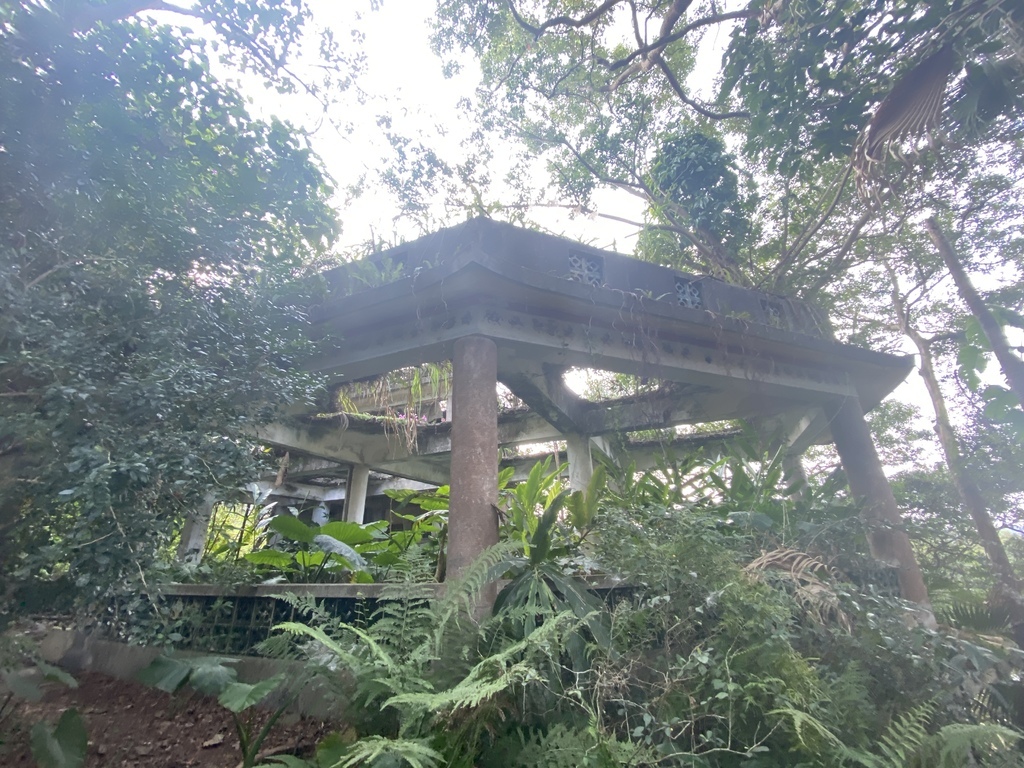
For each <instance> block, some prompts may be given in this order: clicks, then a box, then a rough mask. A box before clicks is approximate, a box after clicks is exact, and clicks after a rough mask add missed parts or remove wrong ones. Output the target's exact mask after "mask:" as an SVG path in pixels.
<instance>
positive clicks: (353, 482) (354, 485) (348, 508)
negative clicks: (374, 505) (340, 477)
mask: <svg viewBox="0 0 1024 768" xmlns="http://www.w3.org/2000/svg"><path fill="white" fill-rule="evenodd" d="M369 489H370V468H369V467H368V466H366V465H365V464H353V465H352V471H351V472H350V473H349V476H348V491H347V493H346V498H345V519H346V520H347V521H348V522H350V523H359V524H360V525H362V523H363V514H364V513H365V512H366V493H367V491H369Z"/></svg>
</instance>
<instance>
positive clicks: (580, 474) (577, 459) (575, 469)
mask: <svg viewBox="0 0 1024 768" xmlns="http://www.w3.org/2000/svg"><path fill="white" fill-rule="evenodd" d="M565 455H566V458H568V460H569V488H570V489H571V490H573V491H585V490H587V486H588V485H590V478H592V477H593V476H594V456H593V454H592V453H591V450H590V438H589V437H587V436H585V435H566V436H565Z"/></svg>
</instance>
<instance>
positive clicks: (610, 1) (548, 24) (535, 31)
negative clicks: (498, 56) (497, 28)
mask: <svg viewBox="0 0 1024 768" xmlns="http://www.w3.org/2000/svg"><path fill="white" fill-rule="evenodd" d="M622 1H623V0H605V2H603V3H602V4H601V5H600V6H598V7H597V8H595V9H594V10H592V11H591V12H590V13H588V14H587V15H586V16H582V17H581V18H579V19H574V18H572V17H571V16H555V17H554V18H551V19H548V20H547V21H544V22H542V23H541V24H540V26H534V25H533V24H530V22H528V21H527V20H526V19H524V18H523V17H522V16H521V15H520V14H519V11H517V10H516V6H515V4H514V3H513V2H512V0H509V3H508V8H509V10H510V11H511V12H512V18H513V19H515V21H516V24H518V25H519V26H520V27H522V28H523V29H525V30H526V31H527V32H529V33H530V34H531V35H533V36H534V37H535V38H537V37H540V36H541V35H543V34H544V33H545V32H546V31H547V30H549V29H551V28H553V27H571V28H573V29H579V28H580V27H585V26H587V24H592V23H593V22H595V21H597V20H598V19H599V18H601V17H602V16H603V15H604V14H606V13H607V12H608V11H610V10H611V9H612V8H614V7H615V6H616V5H618V4H619V3H621V2H622Z"/></svg>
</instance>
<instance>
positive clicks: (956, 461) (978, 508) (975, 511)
mask: <svg viewBox="0 0 1024 768" xmlns="http://www.w3.org/2000/svg"><path fill="white" fill-rule="evenodd" d="M886 269H887V270H888V272H889V279H890V281H891V283H892V303H893V307H894V308H895V310H896V317H897V319H898V320H899V324H900V330H902V331H903V333H904V334H906V336H907V337H908V338H909V339H910V340H911V341H912V342H914V346H916V347H917V351H918V353H919V354H920V356H921V370H920V374H921V378H922V379H923V380H924V385H925V388H926V389H927V390H928V397H929V399H930V400H931V402H932V409H933V410H934V412H935V428H936V429H935V431H936V433H937V434H938V437H939V444H940V445H941V447H942V454H943V456H944V457H945V460H946V467H947V468H948V469H949V474H950V477H951V478H952V479H953V485H954V486H955V487H956V490H957V494H958V495H959V496H960V500H961V502H963V505H964V509H966V510H967V513H968V514H969V515H970V516H971V519H972V520H973V521H974V527H975V528H976V529H977V531H978V536H979V537H980V538H981V545H982V547H983V548H984V549H985V554H987V555H988V558H989V560H990V561H991V562H992V566H993V568H994V569H995V572H996V575H997V576H998V578H999V581H1000V582H1001V583H1002V584H1004V585H1005V586H1007V587H1009V588H1011V589H1012V590H1013V591H1014V592H1018V593H1019V592H1020V588H1021V583H1020V580H1019V579H1018V578H1017V575H1016V574H1015V573H1014V570H1013V566H1012V565H1011V564H1010V558H1009V557H1007V555H1006V548H1005V547H1004V546H1003V542H1002V540H1001V539H1000V538H999V531H998V530H996V527H995V525H994V524H993V522H992V517H991V516H990V515H989V513H988V505H987V504H986V503H985V499H984V497H982V495H981V490H980V489H979V488H978V485H977V483H975V482H974V480H973V478H972V477H971V475H970V472H969V471H968V469H967V467H966V466H965V464H964V461H963V456H962V455H961V453H960V444H959V441H958V440H957V437H956V433H955V432H954V431H953V425H952V423H951V422H950V420H949V411H948V410H947V409H946V400H945V397H944V396H943V394H942V389H941V388H940V387H939V379H938V376H936V374H935V358H934V356H933V355H932V349H931V345H930V343H929V340H928V339H926V338H925V337H924V336H922V335H921V333H920V332H919V331H918V330H917V329H916V328H915V327H914V326H913V324H912V323H911V321H910V314H909V312H908V311H907V306H906V303H905V302H904V301H903V296H902V295H901V294H900V290H899V283H898V281H897V277H896V273H895V271H894V270H893V268H892V266H891V265H890V264H889V263H888V262H886Z"/></svg>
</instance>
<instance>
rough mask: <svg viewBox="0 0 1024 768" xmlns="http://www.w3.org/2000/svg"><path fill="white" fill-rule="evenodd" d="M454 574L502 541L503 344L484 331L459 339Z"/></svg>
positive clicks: (451, 546)
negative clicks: (499, 514)
mask: <svg viewBox="0 0 1024 768" xmlns="http://www.w3.org/2000/svg"><path fill="white" fill-rule="evenodd" d="M452 374H453V375H452V378H453V390H454V397H453V401H454V403H455V412H454V414H453V418H452V458H451V468H452V485H451V508H450V510H449V512H448V574H449V576H451V577H456V578H457V577H458V576H459V575H461V574H462V573H463V571H464V570H465V569H466V567H467V566H469V564H470V563H472V562H473V560H474V559H476V557H477V556H478V555H479V554H480V553H481V552H482V551H483V550H484V549H486V548H487V547H490V546H493V545H494V544H497V543H498V517H497V514H496V512H495V505H496V504H497V502H498V398H497V393H496V387H497V383H498V348H497V346H496V345H495V344H494V342H493V341H491V340H490V339H488V338H486V337H484V336H467V337H465V338H462V339H459V340H458V341H457V342H455V349H454V357H453V358H452Z"/></svg>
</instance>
